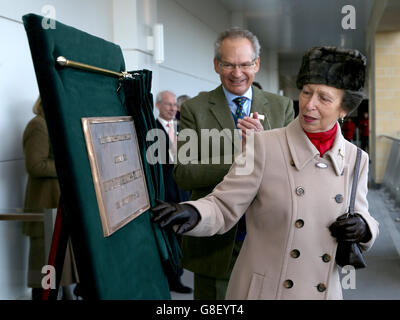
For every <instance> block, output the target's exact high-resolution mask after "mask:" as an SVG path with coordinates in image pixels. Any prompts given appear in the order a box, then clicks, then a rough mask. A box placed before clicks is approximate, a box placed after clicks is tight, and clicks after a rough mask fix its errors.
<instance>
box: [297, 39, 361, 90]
mask: <svg viewBox="0 0 400 320" xmlns="http://www.w3.org/2000/svg"><path fill="white" fill-rule="evenodd" d="M366 65H367V58H366V57H365V56H364V55H363V54H362V53H360V52H359V51H358V50H352V49H342V48H336V47H314V48H311V49H310V50H309V51H308V52H307V53H306V54H305V55H304V57H303V61H302V63H301V67H300V71H299V74H298V76H297V81H296V85H297V88H299V89H300V90H301V89H302V88H303V86H304V85H305V84H308V83H311V84H326V85H328V86H332V87H335V88H338V89H345V90H351V91H362V89H363V87H364V80H365V72H366V70H365V69H366Z"/></svg>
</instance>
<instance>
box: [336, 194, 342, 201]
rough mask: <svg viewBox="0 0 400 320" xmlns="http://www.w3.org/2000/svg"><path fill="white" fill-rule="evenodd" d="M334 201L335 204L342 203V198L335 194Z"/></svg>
mask: <svg viewBox="0 0 400 320" xmlns="http://www.w3.org/2000/svg"><path fill="white" fill-rule="evenodd" d="M335 201H336V203H342V202H343V196H342V195H341V194H337V195H336V196H335Z"/></svg>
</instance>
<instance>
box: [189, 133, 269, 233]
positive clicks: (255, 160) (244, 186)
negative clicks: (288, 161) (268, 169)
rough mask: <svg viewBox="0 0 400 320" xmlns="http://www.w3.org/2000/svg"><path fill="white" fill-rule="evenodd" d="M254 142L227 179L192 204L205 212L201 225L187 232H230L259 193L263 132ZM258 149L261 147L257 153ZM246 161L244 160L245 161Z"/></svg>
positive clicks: (262, 170) (236, 161) (257, 135)
mask: <svg viewBox="0 0 400 320" xmlns="http://www.w3.org/2000/svg"><path fill="white" fill-rule="evenodd" d="M254 137H255V138H254V145H253V148H249V149H250V150H246V153H243V154H242V156H243V157H244V158H242V157H241V156H239V157H237V158H236V159H235V162H234V163H233V165H232V167H231V169H230V170H229V172H228V174H227V175H226V176H225V178H224V180H223V181H222V182H221V183H219V184H218V185H217V186H216V187H215V189H214V190H213V192H212V193H211V194H209V195H208V196H206V197H204V198H202V199H199V200H197V201H189V202H187V203H188V204H190V205H192V206H194V207H196V209H197V210H198V211H199V213H200V215H201V219H200V222H199V224H198V225H197V226H196V227H195V228H194V229H192V230H190V231H189V232H187V233H185V235H190V236H211V235H214V234H223V233H225V232H227V231H229V230H230V229H231V228H232V227H233V226H234V225H235V224H236V223H237V221H238V220H239V219H240V217H241V216H242V215H243V213H244V212H246V210H247V208H248V207H249V206H250V204H251V203H252V202H253V200H254V199H255V197H256V196H257V193H258V189H259V188H260V184H261V181H262V176H263V172H264V166H265V149H264V148H263V143H262V135H261V134H259V133H256V134H255V135H254ZM254 150H257V155H255V152H254ZM243 159H245V162H244V163H243V161H241V160H243Z"/></svg>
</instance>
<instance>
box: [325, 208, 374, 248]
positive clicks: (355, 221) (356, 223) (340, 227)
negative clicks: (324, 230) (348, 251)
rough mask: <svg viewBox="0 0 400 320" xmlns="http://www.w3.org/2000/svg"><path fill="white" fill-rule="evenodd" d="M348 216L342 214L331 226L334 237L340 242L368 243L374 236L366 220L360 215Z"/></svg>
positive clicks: (330, 229)
mask: <svg viewBox="0 0 400 320" xmlns="http://www.w3.org/2000/svg"><path fill="white" fill-rule="evenodd" d="M346 216H347V213H345V214H342V215H341V216H340V217H338V218H337V219H336V221H335V222H334V223H332V224H331V225H330V226H329V231H330V232H331V235H332V237H335V238H336V239H337V241H338V242H339V241H345V242H364V243H365V242H368V241H369V240H370V239H371V237H372V235H371V231H370V230H369V228H368V226H367V224H366V222H365V221H364V219H363V218H362V217H361V216H360V215H359V214H358V213H356V214H355V215H351V216H349V217H348V218H346Z"/></svg>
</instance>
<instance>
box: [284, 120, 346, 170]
mask: <svg viewBox="0 0 400 320" xmlns="http://www.w3.org/2000/svg"><path fill="white" fill-rule="evenodd" d="M286 136H287V140H288V144H289V149H290V153H291V155H292V159H293V162H294V164H295V166H296V168H297V170H299V171H300V170H302V169H303V168H304V167H305V166H306V165H307V164H308V162H310V161H312V159H313V158H316V157H318V158H319V155H320V154H319V151H318V150H317V148H316V147H315V146H314V145H313V144H312V142H311V141H310V139H308V137H307V135H306V134H305V132H304V131H303V129H302V128H301V125H300V121H299V117H297V118H296V119H294V120H293V121H292V122H291V123H290V124H288V126H287V127H286ZM345 151H346V150H345V140H344V138H343V135H342V132H341V130H340V126H338V131H337V133H336V137H335V141H334V143H333V146H332V148H331V149H330V150H329V151H327V152H326V153H325V154H324V156H323V158H322V159H329V160H330V162H331V163H332V165H333V167H334V168H335V172H336V174H337V175H338V176H340V175H342V173H343V169H344V163H345V161H344V160H345V156H346V153H345ZM322 159H321V160H322ZM322 162H323V160H322Z"/></svg>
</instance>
